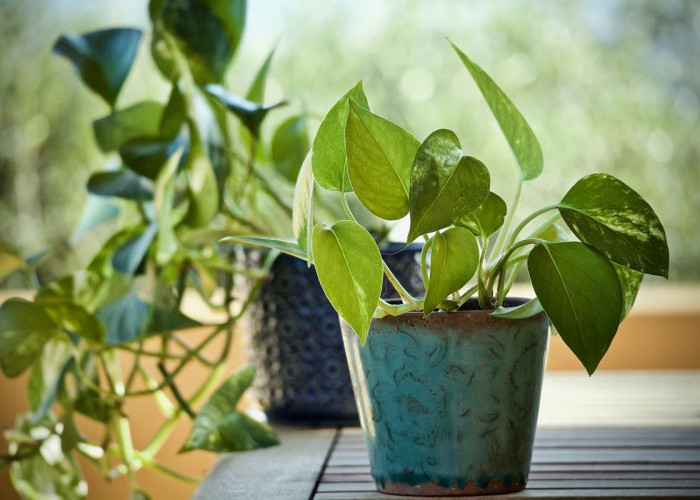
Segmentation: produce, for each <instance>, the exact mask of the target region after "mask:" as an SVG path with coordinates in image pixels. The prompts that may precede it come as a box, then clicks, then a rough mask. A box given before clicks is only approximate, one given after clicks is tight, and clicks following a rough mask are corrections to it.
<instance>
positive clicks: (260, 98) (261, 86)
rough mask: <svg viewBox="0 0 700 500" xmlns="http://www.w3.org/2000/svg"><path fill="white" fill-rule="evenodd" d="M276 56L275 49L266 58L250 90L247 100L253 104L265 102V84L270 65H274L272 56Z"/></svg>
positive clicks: (246, 96)
mask: <svg viewBox="0 0 700 500" xmlns="http://www.w3.org/2000/svg"><path fill="white" fill-rule="evenodd" d="M273 55H275V51H274V49H273V50H271V51H270V53H269V54H268V55H267V57H266V58H265V61H264V62H263V64H262V66H260V69H259V70H258V72H257V73H256V75H255V79H253V83H252V84H251V85H250V88H249V89H248V93H246V95H245V98H246V99H247V100H249V101H251V102H257V103H258V104H262V103H263V102H265V83H266V82H267V74H268V73H269V72H270V64H271V63H272V56H273Z"/></svg>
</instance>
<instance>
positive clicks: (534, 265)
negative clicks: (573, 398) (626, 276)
mask: <svg viewBox="0 0 700 500" xmlns="http://www.w3.org/2000/svg"><path fill="white" fill-rule="evenodd" d="M527 264H528V268H529V271H530V277H531V279H532V286H533V288H534V289H535V293H536V294H537V298H538V299H539V301H540V303H541V304H542V307H543V308H544V310H545V312H546V313H547V316H549V319H550V320H551V321H552V323H553V324H554V327H555V328H556V329H557V331H558V332H559V334H560V335H561V338H562V340H564V342H565V343H566V345H568V346H569V348H570V349H571V350H572V351H573V353H574V354H575V355H576V357H577V358H578V359H579V360H580V361H581V363H583V366H584V367H585V368H586V370H587V371H588V373H589V374H592V373H593V372H594V371H595V369H596V367H597V366H598V364H599V363H600V360H601V359H602V358H603V356H604V355H605V353H606V352H607V350H608V347H610V343H611V342H612V339H613V337H614V336H615V333H616V332H617V326H618V324H619V323H620V318H621V317H622V307H623V301H622V288H621V286H620V280H619V278H618V277H617V273H616V272H615V269H614V268H613V265H612V264H611V263H610V261H609V260H607V259H606V258H605V256H604V255H603V254H601V253H600V252H598V251H597V250H596V249H594V248H592V247H589V246H587V245H585V244H583V243H579V242H565V243H542V244H540V245H537V246H536V247H535V248H534V249H533V250H532V252H530V256H529V257H528V260H527Z"/></svg>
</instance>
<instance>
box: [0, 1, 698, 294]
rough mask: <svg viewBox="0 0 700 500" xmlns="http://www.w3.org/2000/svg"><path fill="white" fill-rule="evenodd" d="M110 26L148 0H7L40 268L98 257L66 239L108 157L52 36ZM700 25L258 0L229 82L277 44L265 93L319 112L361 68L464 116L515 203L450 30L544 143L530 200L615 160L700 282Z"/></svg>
mask: <svg viewBox="0 0 700 500" xmlns="http://www.w3.org/2000/svg"><path fill="white" fill-rule="evenodd" d="M112 26H137V27H142V28H148V21H147V5H146V2H145V1H143V0H123V1H121V2H111V1H108V0H91V1H89V2H88V1H77V0H61V1H49V0H25V1H21V2H19V1H14V0H0V54H1V57H0V235H1V239H2V240H4V241H6V242H8V243H10V244H11V245H13V246H14V247H15V248H16V249H18V250H20V251H21V252H22V253H23V254H29V253H32V252H35V251H37V250H40V249H41V248H43V247H45V246H46V245H50V246H51V247H52V248H53V249H54V251H55V252H54V253H53V256H52V257H51V258H49V259H48V260H47V261H46V262H45V263H44V264H43V266H42V267H41V269H40V270H41V272H42V275H43V277H44V278H46V279H49V278H51V277H55V276H57V275H62V274H65V273H67V272H68V271H70V269H72V268H74V267H76V266H78V265H79V264H80V263H81V262H84V260H85V259H86V258H88V257H89V255H90V253H91V249H90V248H82V247H78V248H77V249H71V248H70V245H69V243H68V240H69V237H70V234H71V230H72V228H73V227H74V226H75V225H76V223H77V222H78V220H79V217H80V213H81V210H82V207H83V204H84V203H85V200H86V197H87V195H86V191H85V189H84V186H85V182H86V180H87V178H88V176H89V175H90V173H91V172H93V171H95V170H98V169H101V168H103V167H104V165H105V162H107V161H108V160H107V159H106V158H104V157H102V156H101V154H100V153H99V152H98V150H97V148H96V146H95V145H94V141H93V139H92V129H91V121H92V120H93V119H95V118H99V117H101V116H103V115H104V114H106V113H107V112H108V109H107V108H106V106H105V105H104V103H103V102H101V101H100V100H99V98H98V97H96V96H95V95H93V94H92V93H90V92H89V91H88V90H87V89H85V88H84V87H83V86H82V85H80V84H79V81H78V78H77V77H76V75H74V74H73V69H72V68H71V67H70V65H69V64H68V63H67V62H66V61H65V60H62V59H60V58H58V57H57V56H54V55H52V54H51V46H52V44H53V42H54V40H55V39H56V38H57V37H58V36H59V34H61V33H63V32H74V33H81V32H85V31H89V30H94V29H97V28H101V27H112ZM698 33H700V3H698V2H696V1H694V0H668V1H664V2H655V1H652V0H646V1H631V0H585V1H581V0H579V1H575V2H574V1H563V2H556V3H549V2H548V3H540V2H538V3H534V4H533V3H532V2H528V1H526V0H508V1H504V2H499V3H498V6H496V5H494V4H493V3H492V2H486V1H473V2H463V1H458V0H451V1H443V2H440V8H437V7H436V6H435V5H433V4H431V3H428V2H418V1H407V0H404V1H393V2H371V1H369V0H361V1H348V0H297V1H295V2H274V1H270V0H256V1H255V2H250V3H249V6H248V21H247V26H246V32H245V34H244V40H243V44H242V46H241V50H240V51H239V55H238V56H237V57H238V58H237V60H236V61H235V62H234V64H233V66H232V67H231V69H230V71H229V75H228V85H229V87H230V89H231V90H233V91H238V92H241V93H243V92H244V91H245V90H246V89H247V88H248V86H249V84H250V82H251V79H252V76H253V75H254V74H255V71H256V70H257V68H258V67H259V66H260V64H261V63H262V61H263V60H264V58H265V56H266V55H267V53H268V52H269V51H270V50H272V49H273V48H275V47H276V52H275V56H274V60H273V65H272V70H271V78H270V80H269V83H268V88H267V99H268V101H270V102H273V101H275V99H277V98H282V97H284V98H288V99H291V100H292V101H293V105H292V106H290V107H289V109H287V110H286V111H284V112H281V113H282V114H284V113H289V114H291V113H292V112H294V111H298V110H299V109H303V108H306V109H308V110H309V111H311V112H313V113H315V114H317V115H318V117H321V116H323V115H324V114H325V113H326V111H327V110H328V109H329V107H330V106H331V105H332V104H333V103H334V102H335V101H336V100H337V99H338V98H339V97H340V96H341V95H342V94H343V93H344V92H345V91H346V90H348V89H349V88H350V87H351V86H353V85H354V84H355V83H356V82H357V81H358V80H360V79H362V80H364V82H365V88H366V92H367V94H368V97H369V100H370V105H371V107H372V109H373V111H375V112H376V113H379V114H380V115H383V116H386V117H387V118H389V119H391V120H394V121H396V122H397V123H399V124H401V125H402V126H404V127H405V128H407V129H408V130H410V131H411V132H412V133H413V134H414V135H415V136H416V137H417V138H418V139H419V140H422V139H423V138H425V137H426V135H427V134H429V133H430V132H431V131H433V130H435V129H437V128H451V129H453V130H455V131H456V132H457V134H458V136H459V137H460V140H461V142H462V145H463V147H464V149H465V151H467V152H468V154H471V155H474V156H477V157H478V158H480V159H482V160H483V161H484V162H485V163H486V164H487V165H488V166H489V168H490V169H491V170H492V172H493V181H492V182H493V190H494V191H495V192H497V193H498V194H499V195H501V197H503V198H504V199H506V200H508V199H510V197H511V194H512V190H513V187H514V183H513V181H512V179H511V177H510V174H513V173H514V172H515V168H516V167H515V163H514V161H513V159H512V157H511V155H510V151H509V149H508V147H507V145H506V143H505V140H504V139H503V137H502V135H501V133H500V131H499V130H498V127H497V125H496V122H495V120H493V118H492V117H491V116H490V114H489V111H488V108H487V107H486V105H485V104H484V103H483V100H482V98H481V96H480V95H479V93H478V91H477V89H476V88H475V86H474V84H473V82H472V81H471V80H470V79H469V76H468V74H467V72H466V71H465V69H464V68H463V67H462V66H461V63H460V62H459V61H458V59H457V57H456V56H455V55H454V53H453V52H452V50H451V49H450V47H449V45H448V44H447V42H446V40H445V37H449V38H450V39H451V40H452V41H454V42H455V43H456V44H457V45H458V46H460V47H461V48H462V49H463V50H465V51H466V52H467V53H468V54H469V55H470V56H471V57H472V58H473V59H474V60H476V61H477V62H478V63H479V64H481V65H482V66H483V67H484V68H485V69H486V70H487V71H488V72H489V73H490V74H491V75H492V76H493V77H494V78H495V80H496V81H497V82H498V83H499V84H500V85H501V86H502V87H503V88H504V89H505V90H506V92H507V93H508V94H509V95H510V97H511V98H512V99H513V100H514V102H515V103H516V105H517V106H518V107H519V108H520V109H521V111H522V113H523V115H524V116H525V117H526V119H527V120H528V121H529V122H530V124H531V126H532V128H533V129H534V130H535V132H536V134H537V135H538V137H539V139H540V142H541V144H542V148H543V150H544V154H545V172H544V174H543V175H542V176H541V177H540V178H539V179H537V180H535V181H533V182H530V183H528V184H527V185H526V190H525V192H524V200H523V205H521V208H522V211H523V213H526V212H525V211H526V210H528V209H535V208H538V207H540V206H543V205H544V204H547V203H552V202H554V201H557V200H558V199H559V198H560V197H561V196H562V195H563V193H564V192H565V191H566V190H567V189H568V188H569V187H570V186H571V185H572V184H573V183H574V182H575V181H576V180H577V179H578V178H579V177H581V176H583V175H585V174H589V173H592V172H600V171H602V172H608V173H611V174H614V175H616V176H618V177H619V178H621V179H622V180H624V181H625V182H626V183H628V184H630V185H631V186H632V187H633V188H634V189H635V190H637V191H639V192H641V193H643V196H644V197H645V198H646V199H647V200H648V201H649V202H650V204H651V205H652V206H653V207H654V208H655V209H656V211H657V212H658V214H659V216H660V218H661V220H662V222H663V224H664V225H665V227H666V230H667V232H668V239H669V244H670V247H671V265H672V269H671V280H672V281H676V282H678V281H696V280H698V279H700V231H698V230H697V226H698V222H697V217H696V214H698V212H700V168H698V167H699V160H700V140H699V134H698V132H699V131H700V127H699V125H700V64H699V63H698V61H700V43H698V41H699V40H698V38H699V36H698ZM149 57H150V53H149V50H148V43H142V44H141V52H140V54H139V57H138V59H137V66H136V68H135V71H132V73H131V75H130V76H129V79H128V80H127V83H126V86H125V89H124V92H123V94H124V95H123V96H122V98H121V101H120V102H121V105H122V106H127V105H128V104H130V103H131V102H134V101H136V100H138V99H140V98H143V97H145V96H157V95H166V94H167V91H165V82H164V81H163V80H162V79H161V77H160V76H159V75H158V74H156V73H155V72H153V70H152V69H151V68H150V64H149V61H148V58H149ZM139 62H140V64H138V63H139ZM276 123H279V121H277V122H276ZM311 124H312V127H316V126H317V125H318V120H315V121H314V120H312V121H311ZM312 132H313V130H312ZM528 211H529V210H528ZM13 285H14V286H18V282H13V281H12V280H10V281H7V282H6V283H5V286H9V287H12V286H13Z"/></svg>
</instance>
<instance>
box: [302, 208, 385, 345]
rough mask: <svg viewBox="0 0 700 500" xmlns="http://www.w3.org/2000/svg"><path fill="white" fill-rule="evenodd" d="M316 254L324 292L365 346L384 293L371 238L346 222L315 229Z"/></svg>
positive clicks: (318, 272) (319, 225) (380, 264)
mask: <svg viewBox="0 0 700 500" xmlns="http://www.w3.org/2000/svg"><path fill="white" fill-rule="evenodd" d="M312 243H313V245H312V247H313V255H314V265H315V266H316V273H317V274H318V279H319V281H320V282H321V286H322V287H323V291H324V292H325V294H326V297H328V300H329V301H330V303H331V304H332V305H333V307H334V308H335V310H336V311H338V313H339V314H340V316H342V318H343V319H344V320H345V321H347V322H348V324H349V325H350V326H351V327H352V329H353V330H355V333H356V334H357V335H358V336H359V337H360V341H361V342H362V343H363V344H364V342H365V340H366V339H367V333H368V331H369V323H370V321H371V320H372V316H373V315H374V310H375V308H376V307H377V302H378V301H379V295H380V294H381V292H382V276H383V274H382V257H381V254H380V253H379V249H378V248H377V244H376V243H375V242H374V239H373V238H372V236H371V235H370V234H369V233H368V232H367V230H366V229H365V228H363V227H362V226H360V225H359V224H358V223H357V222H354V221H349V220H343V221H339V222H336V223H335V224H333V225H332V226H331V227H327V226H325V225H324V224H317V225H316V227H314V230H313V240H312Z"/></svg>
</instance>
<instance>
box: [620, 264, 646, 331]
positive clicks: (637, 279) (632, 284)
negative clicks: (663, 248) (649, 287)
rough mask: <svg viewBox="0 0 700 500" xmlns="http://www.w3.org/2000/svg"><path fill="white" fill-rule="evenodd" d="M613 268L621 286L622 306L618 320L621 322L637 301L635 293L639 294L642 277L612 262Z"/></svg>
mask: <svg viewBox="0 0 700 500" xmlns="http://www.w3.org/2000/svg"><path fill="white" fill-rule="evenodd" d="M613 267H614V268H615V271H616V272H617V277H618V278H620V285H621V286H622V302H623V305H622V317H621V318H620V321H622V320H623V319H625V317H627V314H629V312H630V310H631V309H632V306H633V305H634V301H635V300H636V299H637V292H639V287H641V286H642V279H643V278H644V275H643V274H642V273H638V272H637V271H634V270H632V269H629V268H627V267H625V266H621V265H620V264H615V263H614V262H613Z"/></svg>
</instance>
